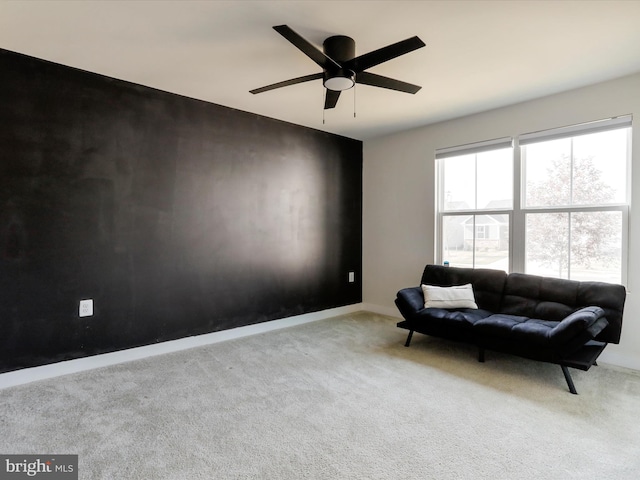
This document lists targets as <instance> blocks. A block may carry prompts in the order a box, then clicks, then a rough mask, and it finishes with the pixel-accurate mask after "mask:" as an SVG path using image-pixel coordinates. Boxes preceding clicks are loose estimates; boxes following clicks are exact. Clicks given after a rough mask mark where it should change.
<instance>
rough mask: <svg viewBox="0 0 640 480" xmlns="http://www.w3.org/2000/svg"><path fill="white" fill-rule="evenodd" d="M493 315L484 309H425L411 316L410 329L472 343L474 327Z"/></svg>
mask: <svg viewBox="0 0 640 480" xmlns="http://www.w3.org/2000/svg"><path fill="white" fill-rule="evenodd" d="M490 315H492V312H489V311H487V310H482V309H460V310H447V309H444V308H423V309H422V310H420V311H419V312H417V313H415V314H414V315H412V316H411V320H410V328H411V329H412V330H415V331H416V332H421V333H424V334H426V335H435V336H440V337H444V338H451V339H455V340H465V341H471V340H472V337H471V333H472V327H473V325H474V324H475V323H476V322H478V321H479V320H482V319H483V318H486V317H488V316H490Z"/></svg>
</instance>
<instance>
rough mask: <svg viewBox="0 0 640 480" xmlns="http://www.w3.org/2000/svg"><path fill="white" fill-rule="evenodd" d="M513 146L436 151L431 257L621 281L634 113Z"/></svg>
mask: <svg viewBox="0 0 640 480" xmlns="http://www.w3.org/2000/svg"><path fill="white" fill-rule="evenodd" d="M515 140H516V142H517V145H518V147H519V148H517V149H513V148H505V147H504V145H505V142H507V141H510V139H502V140H494V141H491V142H482V143H479V144H473V145H465V146H462V147H452V148H448V149H442V150H438V151H437V152H436V159H437V162H436V163H437V167H438V197H439V200H438V215H437V222H438V228H437V231H438V234H437V244H438V254H439V258H438V261H444V260H448V261H449V262H450V264H451V265H454V266H466V267H484V268H498V269H502V270H505V271H523V272H526V273H531V274H536V275H544V276H554V277H559V278H568V279H574V280H599V281H606V282H613V283H623V282H624V280H625V276H626V272H625V268H624V265H626V239H627V229H628V226H627V218H628V209H629V205H628V179H629V175H628V168H629V163H630V157H631V154H630V153H631V117H629V116H625V117H618V118H614V119H608V120H603V121H597V122H591V123H587V124H581V125H576V126H571V127H565V128H561V129H554V130H547V131H543V132H535V133H529V134H524V135H520V136H519V137H518V138H516V139H515ZM491 146H493V147H491ZM514 165H515V166H516V168H515V169H514V168H513V166H514ZM516 172H520V173H519V175H518V178H515V175H517V173H516Z"/></svg>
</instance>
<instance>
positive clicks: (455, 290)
mask: <svg viewBox="0 0 640 480" xmlns="http://www.w3.org/2000/svg"><path fill="white" fill-rule="evenodd" d="M422 293H423V294H424V308H478V305H476V299H475V297H474V296H473V288H472V287H471V284H470V283H467V284H466V285H455V286H453V287H436V286H435V285H422Z"/></svg>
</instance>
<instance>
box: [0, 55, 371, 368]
mask: <svg viewBox="0 0 640 480" xmlns="http://www.w3.org/2000/svg"><path fill="white" fill-rule="evenodd" d="M361 219H362V142H360V141H356V140H353V139H349V138H345V137H340V136H336V135H332V134H328V133H324V132H320V131H317V130H313V129H309V128H306V127H301V126H297V125H292V124H288V123H285V122H280V121H277V120H273V119H269V118H265V117H261V116H259V115H255V114H251V113H246V112H242V111H238V110H234V109H230V108H226V107H222V106H218V105H214V104H211V103H207V102H203V101H198V100H194V99H190V98H186V97H182V96H179V95H174V94H170V93H167V92H162V91H159V90H155V89H151V88H147V87H143V86H140V85H135V84H131V83H128V82H124V81H120V80H115V79H112V78H108V77H104V76H101V75H97V74H93V73H88V72H84V71H81V70H77V69H73V68H69V67H64V66H61V65H57V64H54V63H50V62H45V61H42V60H38V59H35V58H31V57H27V56H24V55H20V54H16V53H13V52H9V51H6V50H0V372H6V371H10V370H15V369H19V368H24V367H29V366H35V365H42V364H47V363H52V362H57V361H61V360H67V359H72V358H78V357H84V356H88V355H94V354H99V353H104V352H112V351H116V350H120V349H125V348H130V347H135V346H140V345H147V344H152V343H155V342H161V341H166V340H172V339H176V338H181V337H185V336H190V335H197V334H202V333H207V332H214V331H218V330H224V329H229V328H234V327H239V326H243V325H249V324H254V323H259V322H265V321H269V320H274V319H279V318H284V317H288V316H292V315H298V314H304V313H309V312H313V311H319V310H323V309H327V308H333V307H338V306H344V305H348V304H353V303H358V302H360V301H361V300H362V288H361V281H360V280H361V277H362V268H361V266H362V261H361V259H362V228H361V225H362V221H361ZM349 271H354V272H355V273H356V282H355V283H348V272H349ZM86 298H91V299H93V300H94V309H95V314H94V316H92V317H83V318H81V317H79V315H78V305H79V301H80V300H81V299H86Z"/></svg>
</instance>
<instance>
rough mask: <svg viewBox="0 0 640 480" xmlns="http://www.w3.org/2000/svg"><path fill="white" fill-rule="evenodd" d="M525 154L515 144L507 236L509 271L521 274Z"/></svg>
mask: <svg viewBox="0 0 640 480" xmlns="http://www.w3.org/2000/svg"><path fill="white" fill-rule="evenodd" d="M525 162H526V154H522V153H521V149H520V147H519V146H518V144H517V140H516V145H515V146H514V149H513V218H512V221H511V232H510V235H509V252H510V257H511V258H510V259H509V263H510V271H511V272H519V273H523V272H524V271H525V263H524V258H525V214H524V210H523V208H522V204H523V202H524V185H523V179H524V176H523V175H522V172H523V170H524V164H525Z"/></svg>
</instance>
